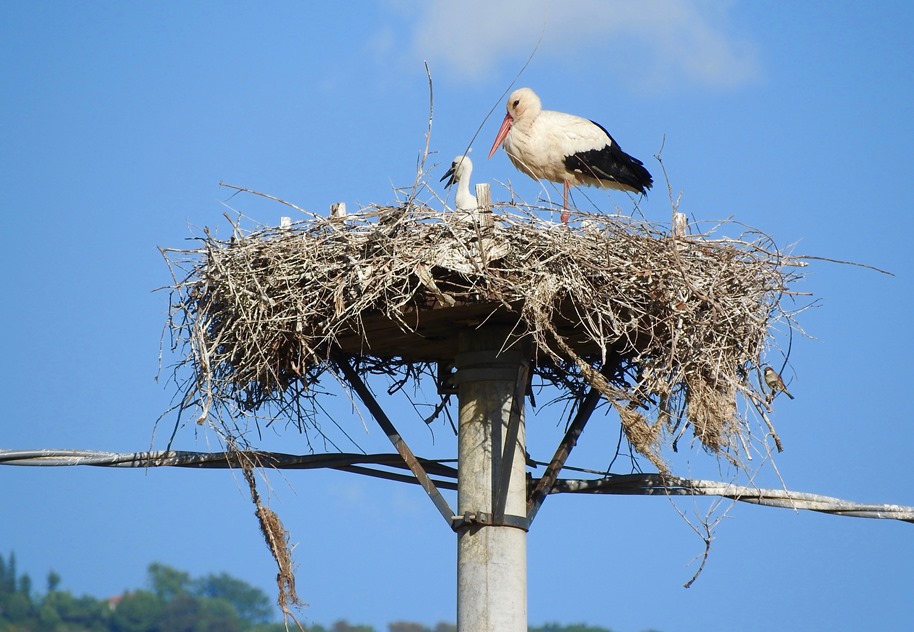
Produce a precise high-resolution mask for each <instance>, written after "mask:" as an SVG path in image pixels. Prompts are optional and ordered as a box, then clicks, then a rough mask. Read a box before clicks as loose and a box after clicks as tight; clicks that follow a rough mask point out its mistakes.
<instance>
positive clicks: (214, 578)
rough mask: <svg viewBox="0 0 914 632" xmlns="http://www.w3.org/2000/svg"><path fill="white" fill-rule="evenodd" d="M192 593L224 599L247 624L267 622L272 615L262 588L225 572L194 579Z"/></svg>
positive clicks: (267, 598) (271, 608)
mask: <svg viewBox="0 0 914 632" xmlns="http://www.w3.org/2000/svg"><path fill="white" fill-rule="evenodd" d="M193 593H194V594H195V595H199V596H201V597H209V598H211V599H224V600H225V601H227V602H228V603H230V604H232V606H234V608H235V612H237V614H238V616H239V617H241V618H242V619H243V620H244V621H245V622H247V623H249V624H256V623H267V622H268V621H269V620H270V619H271V618H272V616H273V612H274V611H273V606H272V604H271V603H270V598H269V597H267V596H266V594H265V593H264V592H263V591H262V590H260V589H259V588H255V587H253V586H251V585H250V584H247V583H245V582H243V581H241V580H240V579H235V578H234V577H232V576H231V575H229V574H227V573H221V574H219V575H207V576H206V577H203V578H201V579H198V580H196V581H195V582H194V590H193Z"/></svg>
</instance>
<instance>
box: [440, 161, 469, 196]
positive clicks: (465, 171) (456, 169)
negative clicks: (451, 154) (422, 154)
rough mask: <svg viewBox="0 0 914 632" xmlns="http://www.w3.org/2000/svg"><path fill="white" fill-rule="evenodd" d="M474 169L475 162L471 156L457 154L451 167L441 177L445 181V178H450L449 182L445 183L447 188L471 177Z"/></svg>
mask: <svg viewBox="0 0 914 632" xmlns="http://www.w3.org/2000/svg"><path fill="white" fill-rule="evenodd" d="M472 171H473V163H472V161H471V160H470V157H469V156H462V155H461V156H457V157H456V158H454V162H452V163H451V168H450V169H448V170H447V173H446V174H444V175H443V176H442V177H441V180H440V181H441V182H444V179H445V178H448V181H447V183H446V184H445V185H444V186H445V188H447V187H449V186H451V185H452V184H456V183H458V182H460V181H461V180H463V179H464V178H469V177H470V173H471V172H472Z"/></svg>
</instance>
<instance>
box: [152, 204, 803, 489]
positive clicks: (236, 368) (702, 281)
mask: <svg viewBox="0 0 914 632" xmlns="http://www.w3.org/2000/svg"><path fill="white" fill-rule="evenodd" d="M539 210H541V209H537V208H534V207H527V206H519V205H504V206H500V207H497V208H496V213H495V218H496V221H495V226H494V227H491V225H489V224H487V223H485V222H482V223H478V224H477V223H475V222H473V221H468V218H466V217H462V216H459V215H457V214H442V213H440V212H437V211H434V210H432V209H431V208H429V207H427V206H424V205H422V204H420V203H418V202H415V201H411V202H409V203H407V204H404V205H402V206H399V207H373V208H368V209H364V210H363V211H361V212H359V213H356V214H351V215H349V216H348V217H345V218H333V219H327V218H320V217H314V218H311V219H307V220H304V221H300V222H297V223H294V224H292V225H291V226H287V227H278V228H276V227H267V228H260V229H258V230H255V231H253V232H249V233H242V232H241V231H240V230H238V229H237V227H236V229H235V233H236V234H235V236H234V237H233V238H232V239H230V240H219V239H216V238H214V237H212V236H211V235H210V234H209V233H208V232H207V233H206V236H205V237H203V238H201V239H200V240H199V247H198V248H195V249H189V250H168V251H164V254H165V256H166V259H167V261H168V262H169V264H170V266H171V268H172V271H173V275H174V278H175V283H174V286H173V287H172V288H171V290H172V312H171V318H170V326H171V329H172V332H173V334H174V335H175V339H176V341H177V344H178V346H181V347H183V349H184V350H185V353H186V355H185V359H184V361H183V364H184V365H185V366H186V367H188V368H189V369H190V373H191V375H192V377H191V378H189V379H188V380H187V381H186V382H185V383H184V395H185V397H184V400H183V406H184V407H185V408H191V407H196V409H197V414H198V419H199V420H200V421H201V423H202V421H204V420H207V419H217V420H219V421H221V422H222V423H226V420H227V419H228V420H230V419H232V418H233V415H236V414H237V413H239V412H241V413H245V414H257V412H258V411H260V410H262V408H263V407H264V406H266V405H268V404H270V405H275V406H278V407H279V408H280V409H282V410H285V411H290V412H291V414H292V415H293V417H297V418H296V419H294V421H295V422H296V423H298V424H299V425H302V424H308V423H309V418H308V417H307V415H306V414H305V413H302V412H301V411H302V410H304V408H303V407H302V406H301V405H300V404H301V401H302V400H303V399H304V400H307V399H308V398H315V397H317V395H318V393H319V390H318V389H315V385H316V384H317V381H318V378H319V377H320V376H321V374H322V373H324V372H325V371H328V370H331V371H332V370H333V364H332V360H331V358H332V356H335V355H338V354H343V355H346V356H349V357H350V358H352V359H354V360H355V361H356V364H357V366H358V367H360V368H361V369H362V370H370V371H384V372H387V373H389V374H396V373H398V374H400V375H403V376H406V377H410V376H416V375H418V374H420V373H426V372H434V371H431V369H432V368H433V367H434V366H435V365H441V366H444V367H447V366H448V365H449V364H450V363H451V362H452V361H453V359H454V356H455V353H456V340H457V332H458V331H459V330H461V329H463V328H467V327H470V328H472V327H480V326H484V325H485V324H488V323H498V324H502V325H503V324H508V325H510V326H512V335H511V339H509V340H508V341H506V343H505V344H506V346H510V345H511V344H514V343H515V342H517V341H518V340H520V339H523V338H529V339H530V340H531V341H532V344H531V348H533V349H534V357H533V358H532V367H533V373H534V374H535V375H536V376H538V378H539V379H540V380H541V381H542V382H543V383H545V384H547V385H553V386H556V387H558V388H559V389H561V392H562V393H563V394H564V395H563V396H564V397H568V398H579V397H581V396H583V394H584V392H585V391H586V390H587V389H588V388H590V387H594V388H596V389H598V390H599V391H600V392H601V393H602V395H603V396H604V397H605V399H606V401H608V402H609V403H610V404H611V405H612V406H613V407H614V408H615V409H616V411H617V412H618V413H619V416H620V419H621V422H622V426H623V428H624V430H625V433H626V435H627V437H628V439H629V441H630V442H631V443H632V445H633V446H634V447H635V448H636V449H637V450H638V451H639V452H640V453H641V454H643V455H645V456H647V457H648V458H649V459H650V460H651V461H652V462H653V463H654V464H655V465H656V466H657V467H658V468H659V469H660V470H661V471H665V469H666V468H665V465H664V462H663V460H662V458H661V456H660V450H661V448H662V447H663V446H664V445H669V444H672V445H673V446H674V447H675V444H676V441H678V439H679V437H680V436H681V435H682V433H683V432H684V431H685V429H686V428H687V427H691V428H692V429H693V432H694V435H695V437H696V438H697V439H698V440H699V441H700V442H701V444H702V445H703V446H704V447H706V448H707V449H708V450H710V451H712V452H714V453H716V454H722V455H725V456H727V458H729V459H730V460H731V461H733V462H734V463H736V462H738V453H739V446H740V445H741V444H744V437H743V434H741V433H744V432H745V431H747V427H746V424H747V420H746V419H744V418H743V417H741V416H740V414H739V413H738V402H737V396H738V395H742V396H743V397H744V398H745V399H746V400H747V401H749V402H751V403H752V405H753V406H755V408H756V409H757V410H759V411H760V412H761V413H762V415H763V416H764V409H766V408H767V403H766V401H765V396H764V393H763V387H762V386H761V383H760V381H759V380H758V368H759V365H760V364H761V356H762V355H763V352H764V350H765V347H766V344H767V343H768V341H769V336H770V328H771V326H772V325H773V324H774V323H775V322H777V321H786V324H787V325H788V326H790V324H791V322H792V317H793V314H791V313H789V312H788V311H786V310H785V309H784V308H783V307H782V305H781V301H782V300H783V298H784V296H785V295H787V294H789V293H790V290H789V286H790V285H791V283H792V282H794V281H795V280H796V279H797V278H798V274H797V273H796V271H795V268H796V267H797V266H799V265H801V264H800V263H799V262H798V261H797V260H796V259H794V258H791V257H788V256H785V255H784V254H782V253H780V252H778V250H777V248H776V247H775V246H774V245H773V244H772V243H771V241H770V240H769V239H768V238H767V237H766V236H764V235H762V234H759V233H756V232H752V231H747V232H745V234H743V235H742V236H740V237H739V238H737V239H726V238H715V237H714V234H713V231H712V232H711V233H710V234H703V235H691V236H673V235H671V234H670V233H669V232H668V231H667V230H665V229H663V228H662V227H659V226H656V225H652V224H649V223H647V222H643V221H636V220H632V219H630V218H624V217H619V216H602V215H588V214H584V213H577V214H575V215H573V217H572V227H571V228H569V227H567V226H562V225H556V224H554V223H551V222H546V221H543V220H542V219H540V218H539V217H538V215H537V212H538V211H539ZM578 220H581V221H580V222H579V221H578ZM443 373H444V374H446V373H447V371H444V372H443ZM766 421H767V418H766ZM769 427H770V426H769ZM771 432H772V433H773V428H772V429H771ZM775 438H776V437H775Z"/></svg>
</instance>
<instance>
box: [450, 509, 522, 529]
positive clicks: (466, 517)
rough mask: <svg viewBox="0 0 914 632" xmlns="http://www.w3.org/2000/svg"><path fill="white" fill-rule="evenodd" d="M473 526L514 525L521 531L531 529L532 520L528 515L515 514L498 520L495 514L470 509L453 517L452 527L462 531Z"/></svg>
mask: <svg viewBox="0 0 914 632" xmlns="http://www.w3.org/2000/svg"><path fill="white" fill-rule="evenodd" d="M472 527H513V528H515V529H520V530H521V531H529V530H530V521H529V520H528V519H527V517H526V516H513V515H511V514H505V516H504V518H502V519H501V520H499V521H497V522H496V520H495V516H494V515H493V514H490V513H486V512H484V511H468V512H466V513H464V514H463V515H462V516H452V517H451V529H453V530H454V531H458V532H459V531H460V530H461V529H469V528H472Z"/></svg>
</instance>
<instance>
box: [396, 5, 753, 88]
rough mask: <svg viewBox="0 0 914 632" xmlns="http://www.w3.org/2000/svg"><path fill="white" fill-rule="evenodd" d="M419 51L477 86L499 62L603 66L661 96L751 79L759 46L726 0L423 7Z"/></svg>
mask: <svg viewBox="0 0 914 632" xmlns="http://www.w3.org/2000/svg"><path fill="white" fill-rule="evenodd" d="M405 4H406V3H404V2H402V1H401V2H399V5H398V6H399V7H400V9H401V11H403V15H407V14H411V15H412V16H413V21H412V24H411V28H412V29H413V32H412V33H411V35H410V39H411V48H412V52H413V53H414V54H417V55H420V56H421V57H422V58H424V59H429V60H430V61H432V63H433V64H434V65H435V66H443V67H446V68H448V69H449V70H451V71H453V72H454V73H455V74H456V75H458V76H460V77H461V78H463V79H465V80H468V81H473V80H476V79H478V78H480V77H482V76H485V75H486V74H487V73H490V72H491V71H492V70H493V68H495V67H498V66H500V65H502V64H506V63H510V64H513V65H514V66H516V67H517V68H518V69H519V68H520V66H521V65H522V64H523V62H524V61H525V60H526V59H527V57H529V56H530V54H531V52H533V50H534V49H535V48H536V46H537V42H538V41H540V39H541V38H542V39H541V41H540V46H539V50H537V52H536V57H535V59H536V60H537V62H544V61H560V62H565V63H568V64H570V65H574V66H575V67H577V68H580V67H581V65H591V66H594V67H599V69H600V70H601V71H602V72H607V73H612V74H613V75H614V76H616V77H617V78H620V79H623V80H627V81H628V82H629V83H630V84H631V85H633V86H636V87H639V88H645V89H652V90H664V89H666V88H668V86H669V85H671V84H672V83H673V82H676V81H682V80H686V81H688V82H690V83H693V84H698V85H701V86H708V87H717V88H727V87H732V86H737V85H740V84H744V83H746V82H748V81H752V80H753V79H755V78H756V77H757V76H758V73H759V67H758V60H757V58H756V54H755V49H754V46H753V45H752V43H751V42H748V41H746V40H744V39H742V38H740V37H738V36H736V35H734V34H733V33H732V32H730V31H732V29H730V28H729V26H728V22H729V15H730V12H731V9H732V7H733V3H732V2H731V1H730V0H655V1H645V2H635V1H625V2H621V1H616V0H502V1H499V0H461V1H457V0H424V1H419V2H416V3H414V4H411V5H410V9H409V10H408V11H407V10H406V7H405Z"/></svg>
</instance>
